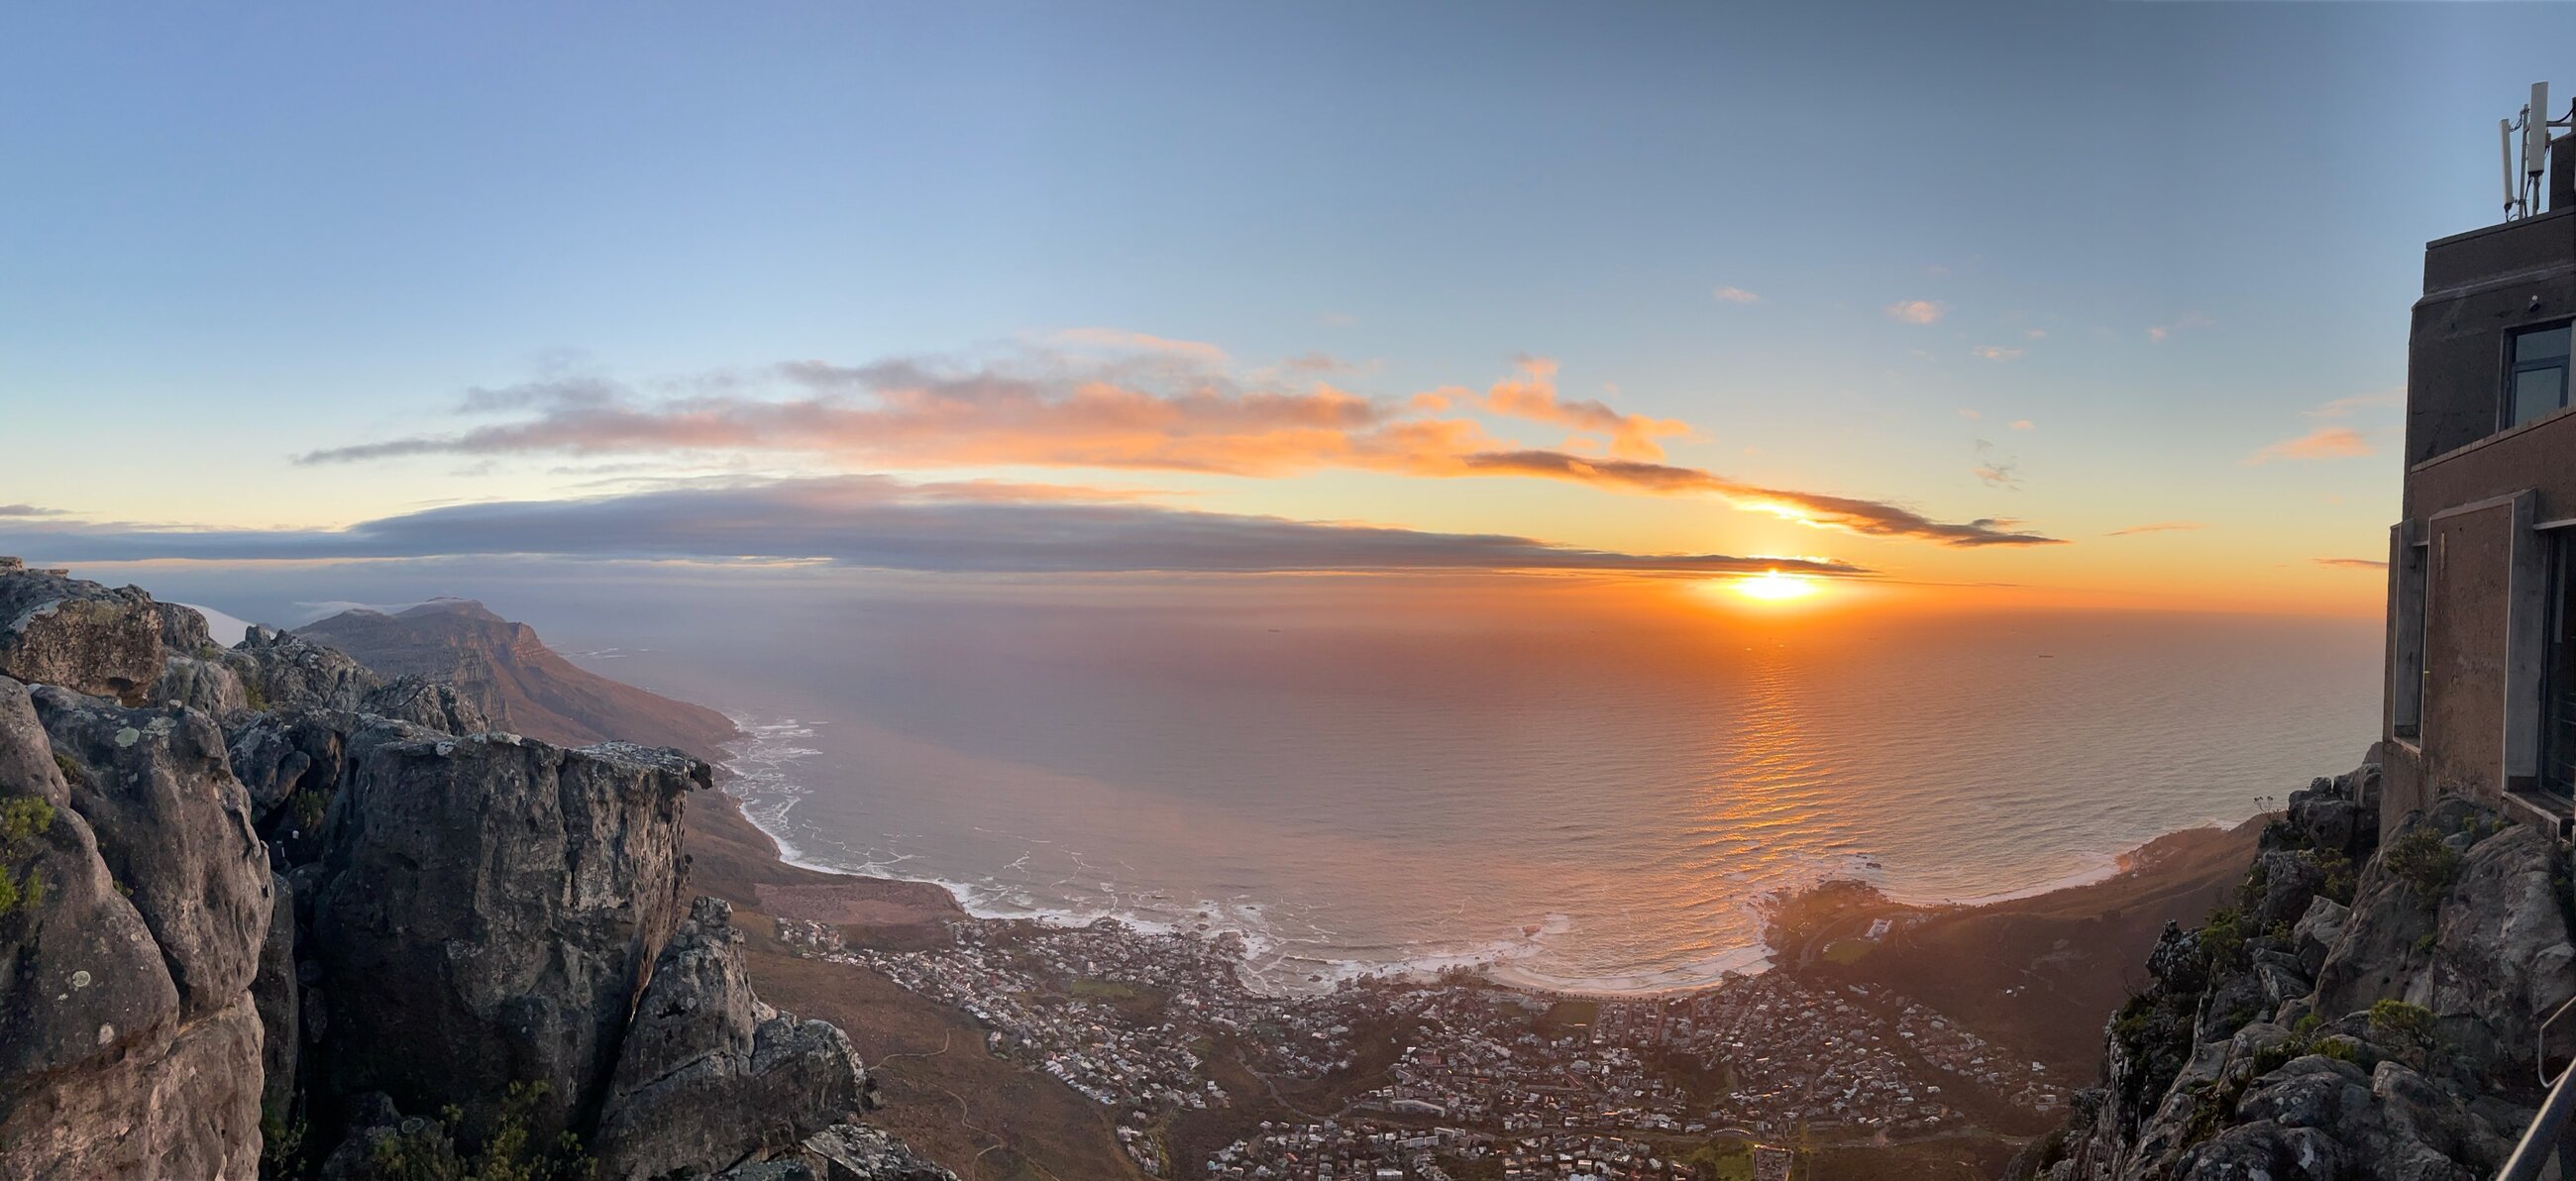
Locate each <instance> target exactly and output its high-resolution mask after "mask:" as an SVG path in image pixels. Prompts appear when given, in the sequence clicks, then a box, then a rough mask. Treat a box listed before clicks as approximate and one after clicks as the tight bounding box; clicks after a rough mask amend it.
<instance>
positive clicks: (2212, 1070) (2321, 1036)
mask: <svg viewBox="0 0 2576 1181" xmlns="http://www.w3.org/2000/svg"><path fill="white" fill-rule="evenodd" d="M2377 779H2378V776H2377V769H2376V768H2375V767H2370V766H2365V767H2364V768H2363V769H2361V770H2360V771H2356V772H2354V773H2352V774H2350V775H2346V776H2343V777H2341V778H2338V779H2334V780H2322V779H2321V780H2318V781H2317V782H2316V783H2315V784H2313V785H2312V786H2311V787H2310V788H2309V789H2308V790H2307V791H2304V792H2300V793H2297V794H2295V795H2293V796H2292V797H2291V799H2290V804H2289V808H2288V810H2287V813H2286V815H2285V817H2284V818H2283V819H2282V820H2281V821H2279V822H2277V823H2275V824H2274V825H2272V827H2271V829H2270V830H2268V831H2267V832H2266V833H2265V834H2264V838H2263V845H2262V850H2261V852H2260V853H2259V854H2258V855H2257V857H2256V859H2255V863H2254V865H2253V866H2252V867H2251V868H2250V869H2249V872H2248V875H2247V878H2246V881H2245V886H2244V889H2243V891H2242V893H2241V894H2240V897H2239V905H2238V906H2236V907H2233V908H2229V909H2225V910H2221V911H2219V912H2217V913H2215V914H2213V915H2211V916H2210V921H2209V922H2208V923H2207V924H2206V925H2205V926H2203V927H2201V928H2200V929H2199V930H2197V931H2191V932H2185V931H2181V930H2179V929H2169V930H2168V931H2167V932H2166V936H2165V939H2164V940H2163V941H2162V942H2161V943H2159V945H2158V946H2157V949H2156V953H2155V955H2154V956H2153V957H2151V959H2150V962H2149V965H2148V967H2149V972H2150V974H2151V976H2152V978H2153V980H2154V983H2153V984H2152V985H2151V986H2150V987H2149V988H2148V989H2147V990H2146V991H2145V992H2143V993H2141V994H2139V995H2138V996H2137V997H2136V998H2135V999H2133V1000H2132V1001H2131V1002H2130V1004H2129V1005H2128V1006H2127V1007H2126V1008H2124V1009H2122V1010H2121V1012H2120V1013H2119V1015H2118V1016H2117V1017H2116V1018H2115V1019H2114V1020H2113V1021H2112V1023H2111V1027H2110V1030H2109V1037H2108V1038H2107V1039H2106V1046H2105V1052H2104V1067H2103V1076H2102V1080H2101V1082H2100V1084H2099V1085H2097V1086H2096V1087H2094V1088H2091V1089H2089V1090H2087V1091H2084V1092H2082V1093H2080V1094H2079V1095H2078V1096H2077V1099H2076V1103H2075V1105H2074V1107H2075V1115H2074V1117H2073V1118H2072V1119H2071V1120H2070V1121H2069V1123H2068V1125H2067V1127H2066V1128H2065V1129H2064V1130H2063V1131H2062V1132H2061V1133H2060V1134H2059V1136H2057V1137H2055V1138H2053V1139H2051V1140H2050V1141H2048V1142H2046V1146H2045V1147H2044V1148H2043V1150H2042V1151H2040V1152H2038V1153H2035V1154H2032V1155H2031V1156H2030V1158H2029V1159H2026V1160H2025V1161H2023V1162H2021V1163H2022V1166H2023V1168H2024V1169H2025V1170H2028V1171H2045V1172H2046V1173H2047V1174H2048V1176H2049V1177H2050V1178H2051V1179H2052V1181H2165V1179H2169V1178H2172V1179H2191V1181H2199V1179H2211V1181H2214V1179H2217V1178H2241V1177H2254V1178H2262V1177H2269V1178H2272V1179H2273V1181H2288V1179H2290V1178H2306V1179H2312V1181H2330V1179H2364V1181H2366V1179H2378V1178H2387V1179H2391V1181H2397V1179H2403V1181H2472V1179H2473V1178H2476V1177H2479V1176H2487V1175H2492V1174H2493V1172H2494V1171H2495V1169H2496V1168H2497V1166H2499V1165H2500V1164H2501V1163H2502V1162H2503V1159H2504V1157H2505V1156H2506V1155H2507V1154H2508V1153H2509V1152H2510V1151H2511V1149H2512V1147H2513V1142H2514V1140H2515V1139H2516V1138H2517V1137H2518V1136H2519V1135H2520V1133H2521V1130H2522V1128H2523V1126H2524V1123H2525V1122H2526V1121H2527V1120H2528V1119H2529V1117H2530V1115H2531V1107H2532V1105H2534V1104H2536V1103H2537V1101H2538V1099H2539V1095H2538V1088H2537V1086H2536V1084H2535V1082H2534V1080H2533V1076H2532V1068H2531V1060H2530V1054H2531V1053H2532V1048H2533V1046H2534V1045H2535V1044H2536V1041H2537V1039H2538V1037H2539V1033H2540V1024H2541V1022H2542V1021H2543V1020H2544V1019H2546V1017H2547V1016H2548V1015H2549V1014H2550V1013H2551V1012H2553V1011H2555V1010H2556V1009H2557V1007H2558V1006H2559V1005H2561V1004H2563V1003H2565V1002H2566V1001H2567V1000H2568V999H2569V998H2570V997H2576V943H2571V928H2570V923H2569V911H2568V908H2567V907H2566V905H2565V904H2564V903H2563V902H2562V900H2561V898H2560V897H2559V895H2560V893H2561V892H2563V890H2564V888H2565V881H2566V873H2567V866H2566V862H2565V859H2564V857H2563V855H2562V854H2561V852H2560V851H2559V850H2558V849H2557V848H2556V846H2555V844H2554V842H2552V841H2551V840H2550V839H2549V838H2547V837H2546V836H2544V835H2542V834H2540V833H2538V832H2536V831H2533V830H2530V829H2526V828H2522V827H2519V826H2515V825H2510V824H2506V823H2504V822H2503V821H2501V820H2500V819H2499V818H2497V817H2495V816H2493V815H2491V814H2489V813H2487V812H2486V811H2484V810H2482V809H2480V808H2478V807H2476V806H2475V805H2473V804H2471V803H2469V802H2468V801H2465V800H2459V799H2448V800H2444V801H2441V802H2440V803H2439V804H2438V805H2437V806H2436V807H2434V808H2433V809H2432V810H2431V811H2430V812H2429V813H2428V814H2424V815H2410V816H2408V817H2405V818H2403V819H2402V821H2401V822H2400V824H2399V825H2398V826H2397V827H2396V828H2395V830H2394V832H2393V834H2392V835H2391V837H2390V839H2389V841H2388V843H2387V845H2386V846H2385V847H2379V846H2378V845H2377V842H2376V836H2377V834H2378V832H2379V831H2380V826H2379V823H2378V816H2377V809H2378V793H2377ZM2560 1040H2564V1039H2560ZM2567 1048H2568V1047H2566V1046H2564V1045H2558V1046H2556V1047H2555V1049H2556V1051H2557V1052H2559V1053H2562V1054H2563V1053H2564V1052H2565V1050H2566V1049H2567Z"/></svg>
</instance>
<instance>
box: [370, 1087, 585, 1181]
mask: <svg viewBox="0 0 2576 1181" xmlns="http://www.w3.org/2000/svg"><path fill="white" fill-rule="evenodd" d="M547 1090H548V1088H547V1086H546V1084H545V1083H543V1082H533V1083H512V1084H510V1091H509V1094H508V1096H507V1097H505V1098H504V1099H503V1100H502V1102H501V1117H500V1122H499V1123H497V1124H495V1125H494V1126H493V1128H492V1134H491V1135H490V1136H489V1137H487V1138H485V1140H484V1141H483V1150H482V1151H481V1152H478V1153H475V1154H474V1155H473V1156H471V1157H467V1156H464V1155H463V1154H461V1153H459V1152H457V1151H456V1145H455V1143H454V1142H453V1141H451V1140H449V1139H448V1137H447V1136H446V1134H445V1132H444V1131H443V1130H442V1129H441V1128H440V1127H439V1125H437V1124H427V1123H426V1121H424V1123H423V1125H422V1126H419V1127H417V1128H414V1129H412V1130H407V1131H403V1132H400V1133H397V1134H395V1135H392V1136H388V1137H386V1138H384V1139H383V1140H379V1141H377V1142H376V1147H375V1151H374V1152H373V1153H372V1154H371V1155H372V1156H373V1158H374V1163H375V1166H376V1168H377V1170H378V1172H379V1173H380V1175H382V1176H384V1177H386V1178H387V1179H388V1181H588V1179H589V1178H590V1177H591V1175H592V1174H593V1172H594V1171H595V1163H594V1162H593V1161H592V1160H591V1159H590V1157H589V1156H588V1155H587V1154H585V1153H584V1152H583V1151H582V1145H581V1138H580V1137H578V1136H575V1135H573V1134H572V1133H570V1132H566V1133H564V1134H563V1135H561V1136H557V1137H556V1138H555V1142H554V1143H553V1144H552V1145H551V1146H548V1147H545V1148H538V1147H535V1146H533V1145H531V1144H530V1143H529V1140H530V1138H531V1136H530V1133H529V1131H528V1124H529V1122H530V1120H531V1118H532V1117H533V1116H534V1115H535V1112H536V1106H537V1103H538V1102H539V1101H540V1100H542V1099H544V1098H545V1096H546V1094H547ZM439 1120H440V1122H441V1123H443V1124H445V1125H446V1127H449V1128H453V1127H455V1126H456V1125H458V1124H460V1123H463V1122H464V1120H465V1112H464V1111H463V1109H461V1108H458V1107H456V1106H454V1105H452V1104H451V1105H449V1106H448V1107H447V1108H445V1109H444V1110H441V1111H440V1112H439Z"/></svg>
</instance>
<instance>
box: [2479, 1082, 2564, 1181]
mask: <svg viewBox="0 0 2576 1181" xmlns="http://www.w3.org/2000/svg"><path fill="white" fill-rule="evenodd" d="M2571 1079H2576V1066H2570V1067H2569V1068H2568V1069H2566V1070H2562V1071H2559V1072H2558V1081H2557V1082H2556V1083H2553V1084H2551V1085H2550V1088H2549V1098H2547V1099H2544V1100H2542V1101H2541V1104H2540V1114H2538V1115H2535V1116H2533V1117H2531V1126H2530V1127H2527V1128H2524V1129H2523V1130H2522V1142H2521V1143H2519V1144H2516V1145H2514V1146H2513V1155H2512V1156H2509V1157H2506V1158H2505V1162H2504V1168H2503V1169H2502V1170H2500V1171H2498V1172H2497V1173H2496V1181H2539V1178H2540V1170H2541V1167H2542V1166H2544V1165H2547V1164H2548V1163H2549V1158H2550V1157H2551V1156H2552V1155H2555V1154H2556V1153H2557V1152H2558V1148H2559V1142H2560V1140H2561V1139H2562V1138H2563V1137H2564V1136H2565V1135H2566V1133H2567V1117H2568V1116H2570V1115H2576V1086H2569V1085H2568V1082H2569V1080H2571ZM2564 1167H2565V1166H2564V1164H2562V1165H2561V1169H2562V1171H2563V1170H2564Z"/></svg>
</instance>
